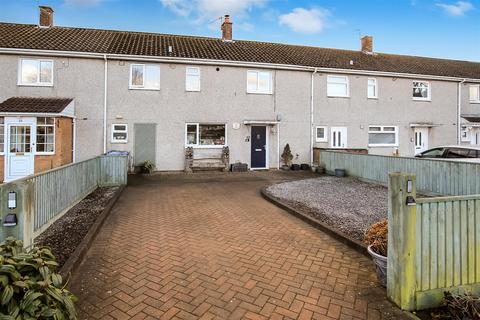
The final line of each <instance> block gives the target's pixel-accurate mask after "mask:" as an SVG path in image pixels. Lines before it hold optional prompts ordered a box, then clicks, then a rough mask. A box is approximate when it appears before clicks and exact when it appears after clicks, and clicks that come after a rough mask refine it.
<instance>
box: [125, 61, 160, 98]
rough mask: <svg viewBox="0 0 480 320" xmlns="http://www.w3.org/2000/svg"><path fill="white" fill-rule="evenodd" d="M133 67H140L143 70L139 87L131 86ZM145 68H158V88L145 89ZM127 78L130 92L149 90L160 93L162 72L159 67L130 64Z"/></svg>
mask: <svg viewBox="0 0 480 320" xmlns="http://www.w3.org/2000/svg"><path fill="white" fill-rule="evenodd" d="M134 66H142V68H143V84H142V85H141V86H139V85H134V84H132V80H133V67H134ZM147 66H153V67H156V68H158V88H156V87H145V76H146V74H147ZM129 72H130V73H129V78H128V89H130V90H151V91H160V88H161V87H162V83H161V79H162V70H161V68H160V65H158V64H154V63H131V64H130V71H129Z"/></svg>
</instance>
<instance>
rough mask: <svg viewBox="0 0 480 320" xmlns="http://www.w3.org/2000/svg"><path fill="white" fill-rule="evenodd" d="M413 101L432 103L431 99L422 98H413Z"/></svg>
mask: <svg viewBox="0 0 480 320" xmlns="http://www.w3.org/2000/svg"><path fill="white" fill-rule="evenodd" d="M412 100H413V101H420V102H432V99H431V98H427V99H422V98H412Z"/></svg>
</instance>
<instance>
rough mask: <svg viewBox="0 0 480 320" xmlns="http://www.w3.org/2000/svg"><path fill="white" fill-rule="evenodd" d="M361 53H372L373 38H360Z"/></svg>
mask: <svg viewBox="0 0 480 320" xmlns="http://www.w3.org/2000/svg"><path fill="white" fill-rule="evenodd" d="M361 41H362V52H363V53H367V54H372V53H373V37H372V36H364V37H362V40H361Z"/></svg>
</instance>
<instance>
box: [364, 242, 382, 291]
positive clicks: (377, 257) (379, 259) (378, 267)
mask: <svg viewBox="0 0 480 320" xmlns="http://www.w3.org/2000/svg"><path fill="white" fill-rule="evenodd" d="M367 250H368V253H369V254H370V255H371V256H372V259H373V263H374V264H375V270H376V271H377V279H378V282H379V283H380V285H381V286H382V287H384V288H386V287H387V257H385V256H382V255H380V254H378V253H376V252H375V251H373V250H372V246H371V245H370V246H368V247H367Z"/></svg>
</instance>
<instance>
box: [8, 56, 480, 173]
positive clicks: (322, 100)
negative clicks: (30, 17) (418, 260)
mask: <svg viewBox="0 0 480 320" xmlns="http://www.w3.org/2000/svg"><path fill="white" fill-rule="evenodd" d="M22 57H28V56H25V55H16V54H2V55H0V69H1V70H2V77H0V87H1V88H2V90H0V100H2V101H3V100H5V99H7V98H9V97H12V96H44V97H71V98H74V100H75V109H76V110H75V113H76V128H77V131H76V150H75V153H76V160H77V161H80V160H84V159H88V158H91V157H93V156H96V155H99V154H101V153H102V152H103V103H104V61H103V60H102V59H98V58H97V59H93V58H77V57H50V56H42V57H43V58H49V59H53V60H54V84H53V87H30V86H28V87H24V86H18V85H17V78H18V65H19V64H18V62H19V59H20V58H22ZM35 57H36V58H42V57H40V56H35ZM132 63H137V62H135V61H127V60H118V59H117V60H108V89H107V93H108V94H107V150H127V151H130V152H132V153H133V149H134V148H133V145H134V141H135V136H134V124H135V123H155V124H157V133H156V134H157V136H156V145H157V148H156V166H157V169H158V170H182V169H183V168H184V148H185V124H186V123H188V122H198V123H225V124H226V125H227V129H226V131H227V137H226V139H227V145H228V146H229V147H230V161H231V162H232V163H233V162H237V161H241V162H245V163H248V164H250V142H249V141H248V139H247V138H248V137H249V136H250V131H249V130H250V126H247V125H245V124H244V121H246V120H269V121H275V120H277V119H279V120H280V123H279V124H278V125H274V126H271V127H269V130H268V131H269V149H268V156H269V159H268V162H269V167H270V168H276V167H277V165H278V164H279V159H278V154H279V153H280V154H281V152H282V150H283V147H284V146H285V144H286V143H289V144H290V146H291V149H292V153H293V154H294V156H295V158H294V162H296V163H309V162H310V156H311V152H312V150H311V144H310V143H311V142H310V132H311V131H310V130H311V127H310V123H311V122H310V117H311V114H310V103H311V77H312V72H308V71H302V70H300V71H296V70H283V69H282V70H281V69H274V68H271V69H270V70H271V71H272V73H273V93H272V94H251V93H247V89H246V88H247V70H256V69H258V68H253V67H252V68H248V67H243V66H238V67H237V66H223V65H221V64H219V65H195V64H181V63H158V64H159V65H160V70H161V71H160V74H161V75H160V83H161V85H160V86H161V89H160V90H158V91H157V90H132V89H129V74H130V64H132ZM138 63H149V64H150V63H156V62H155V61H149V62H144V61H142V60H141V59H139V61H138ZM186 66H198V67H200V70H201V80H200V82H201V85H200V86H201V91H200V92H187V91H186V90H185V68H186ZM217 68H218V71H217ZM328 74H335V73H328ZM328 74H327V73H324V72H322V73H316V74H314V76H313V79H314V81H313V92H314V95H313V101H314V108H313V113H314V115H313V116H314V121H313V122H314V126H313V127H315V126H327V142H323V143H316V142H315V143H314V146H315V147H329V146H330V145H331V141H330V140H331V136H330V128H331V127H347V130H348V145H347V147H348V148H367V149H368V150H369V152H370V153H373V154H384V155H391V154H394V153H395V152H396V148H397V147H381V148H379V147H369V146H368V126H369V125H380V126H398V130H399V138H398V142H399V144H398V154H400V155H404V156H411V155H413V154H414V142H413V134H414V131H413V129H412V127H411V124H414V123H431V124H434V126H432V127H431V128H430V130H429V146H430V147H432V146H436V145H441V144H442V145H445V144H455V143H456V142H457V130H458V123H457V121H458V115H457V109H458V108H457V95H458V82H454V81H440V80H429V79H428V77H427V76H419V77H418V78H416V77H412V78H402V77H398V76H393V75H392V77H388V76H372V75H359V74H348V77H349V82H350V83H349V87H350V96H349V97H348V98H329V97H327V89H326V87H327V75H328ZM371 77H374V78H376V79H377V84H378V98H377V99H368V98H367V79H368V78H371ZM417 79H422V80H427V81H429V82H430V90H431V101H414V100H413V99H412V82H413V80H417ZM460 86H461V87H462V90H461V91H462V104H463V105H464V108H471V107H472V106H470V104H469V102H468V83H464V84H461V85H460ZM234 123H240V124H241V126H240V128H239V129H234V128H233V124H234ZM112 124H127V125H128V142H127V143H124V144H120V143H111V125H112ZM313 129H314V128H313ZM278 135H279V137H278ZM278 138H279V142H280V143H279V147H278V144H277V142H278V140H277V139H278ZM314 140H315V138H314ZM133 156H135V155H134V154H133Z"/></svg>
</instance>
